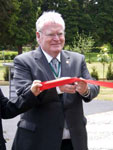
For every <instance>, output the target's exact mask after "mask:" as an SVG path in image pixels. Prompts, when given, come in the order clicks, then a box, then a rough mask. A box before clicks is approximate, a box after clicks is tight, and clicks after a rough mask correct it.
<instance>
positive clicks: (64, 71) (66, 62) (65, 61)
mask: <svg viewBox="0 0 113 150" xmlns="http://www.w3.org/2000/svg"><path fill="white" fill-rule="evenodd" d="M70 73H71V71H70V57H69V56H68V55H66V54H65V52H64V51H62V52H61V77H70V76H71V75H70Z"/></svg>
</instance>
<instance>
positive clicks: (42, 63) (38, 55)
mask: <svg viewBox="0 0 113 150" xmlns="http://www.w3.org/2000/svg"><path fill="white" fill-rule="evenodd" d="M34 58H35V60H36V62H37V64H38V65H39V67H41V69H42V70H43V72H44V73H45V75H46V77H47V79H46V80H53V79H55V77H54V75H53V73H52V71H51V68H50V65H49V63H48V61H47V59H46V57H45V55H44V54H43V52H42V50H41V48H40V47H39V48H38V49H37V50H36V51H35V53H34Z"/></svg>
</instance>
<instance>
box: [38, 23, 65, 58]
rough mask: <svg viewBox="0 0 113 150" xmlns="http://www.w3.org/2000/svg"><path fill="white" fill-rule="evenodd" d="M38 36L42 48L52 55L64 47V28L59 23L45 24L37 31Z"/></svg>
mask: <svg viewBox="0 0 113 150" xmlns="http://www.w3.org/2000/svg"><path fill="white" fill-rule="evenodd" d="M37 37H38V40H39V44H40V46H41V48H42V49H43V50H44V51H45V52H47V53H48V54H49V55H51V56H52V57H55V56H57V55H58V53H59V52H61V50H62V49H63V47H64V43H65V35H64V30H63V27H62V26H61V25H59V24H56V23H47V24H45V25H44V27H43V29H42V30H41V32H37Z"/></svg>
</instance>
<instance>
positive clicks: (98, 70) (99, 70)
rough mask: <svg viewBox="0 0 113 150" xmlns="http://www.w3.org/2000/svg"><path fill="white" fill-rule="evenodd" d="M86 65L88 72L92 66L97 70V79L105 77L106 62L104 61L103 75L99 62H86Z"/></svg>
mask: <svg viewBox="0 0 113 150" xmlns="http://www.w3.org/2000/svg"><path fill="white" fill-rule="evenodd" d="M87 67H88V70H89V72H90V73H91V72H92V67H95V68H96V71H97V72H98V75H99V79H103V78H106V74H107V70H108V64H107V63H106V64H105V65H104V67H105V68H104V76H103V65H102V63H100V62H93V63H87Z"/></svg>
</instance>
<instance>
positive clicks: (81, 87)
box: [75, 80, 88, 95]
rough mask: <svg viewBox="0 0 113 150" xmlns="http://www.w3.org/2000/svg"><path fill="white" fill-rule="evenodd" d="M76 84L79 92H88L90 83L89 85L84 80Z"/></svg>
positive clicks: (83, 93)
mask: <svg viewBox="0 0 113 150" xmlns="http://www.w3.org/2000/svg"><path fill="white" fill-rule="evenodd" d="M75 84H76V91H77V92H78V93H79V94H81V95H85V94H87V93H88V85H87V83H86V82H85V81H84V80H82V81H78V82H76V83H75Z"/></svg>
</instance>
